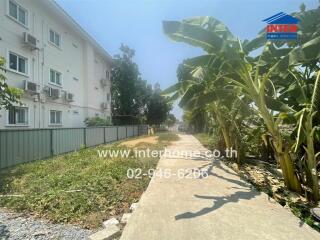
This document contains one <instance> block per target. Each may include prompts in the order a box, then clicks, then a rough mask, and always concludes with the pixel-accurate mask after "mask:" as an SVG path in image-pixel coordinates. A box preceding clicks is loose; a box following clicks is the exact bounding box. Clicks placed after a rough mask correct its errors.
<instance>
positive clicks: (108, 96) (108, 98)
mask: <svg viewBox="0 0 320 240" xmlns="http://www.w3.org/2000/svg"><path fill="white" fill-rule="evenodd" d="M107 101H110V93H107Z"/></svg>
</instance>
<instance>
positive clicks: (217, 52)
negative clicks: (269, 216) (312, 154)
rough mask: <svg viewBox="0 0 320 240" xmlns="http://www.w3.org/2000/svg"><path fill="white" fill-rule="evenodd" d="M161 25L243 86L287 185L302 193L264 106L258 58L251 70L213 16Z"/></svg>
mask: <svg viewBox="0 0 320 240" xmlns="http://www.w3.org/2000/svg"><path fill="white" fill-rule="evenodd" d="M163 26H164V31H165V33H166V34H167V36H169V37H170V38H171V39H173V40H176V41H183V42H186V43H189V44H191V45H195V46H199V47H202V48H203V49H204V50H205V51H207V52H208V54H210V55H214V56H215V57H216V59H218V60H219V61H220V62H221V64H219V66H218V67H216V68H217V69H216V70H217V71H218V72H219V75H221V76H223V77H221V79H224V80H225V81H226V83H227V84H230V85H232V86H235V87H236V88H240V89H242V92H243V93H244V94H245V95H246V96H247V97H249V98H250V99H251V100H252V101H253V102H254V104H255V106H256V107H257V109H258V111H259V114H260V115H261V117H262V118H263V120H264V123H265V124H266V126H267V129H268V131H269V132H270V134H271V135H272V137H273V145H274V148H275V153H276V158H277V159H278V161H279V163H280V166H281V169H282V172H283V175H284V179H285V183H286V185H287V186H288V188H289V189H291V190H294V191H297V192H301V190H302V189H301V185H300V183H299V181H298V178H297V175H296V173H295V169H294V164H293V162H292V159H291V158H290V155H289V148H288V147H286V144H285V142H284V139H283V138H282V137H281V134H280V130H279V126H278V122H276V121H275V120H274V115H273V113H272V111H270V110H269V109H268V106H267V102H266V97H267V96H266V83H267V82H269V78H268V75H267V76H261V75H260V74H259V64H261V61H259V64H258V67H256V69H255V73H253V67H254V66H253V65H252V64H251V63H250V62H248V61H247V59H246V56H245V53H244V51H243V48H242V44H241V42H240V41H239V40H237V39H236V38H235V37H234V36H233V35H232V34H231V32H230V31H229V30H228V28H227V27H226V26H225V25H223V24H222V23H221V22H220V21H218V20H216V19H214V18H209V17H205V18H201V17H200V18H194V19H189V20H186V21H182V22H181V23H180V22H174V21H173V22H164V24H163ZM203 58H205V56H204V57H203ZM210 59H211V58H209V60H210ZM260 60H261V59H260ZM207 64H210V63H209V62H208V63H207ZM269 99H270V100H271V101H272V100H273V102H275V101H276V100H274V99H272V98H269Z"/></svg>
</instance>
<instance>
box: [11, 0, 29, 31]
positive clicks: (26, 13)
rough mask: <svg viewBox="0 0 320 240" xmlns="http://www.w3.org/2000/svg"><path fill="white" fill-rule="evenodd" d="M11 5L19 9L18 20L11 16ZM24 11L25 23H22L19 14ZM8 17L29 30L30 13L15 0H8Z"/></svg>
mask: <svg viewBox="0 0 320 240" xmlns="http://www.w3.org/2000/svg"><path fill="white" fill-rule="evenodd" d="M10 3H12V4H14V5H16V7H17V18H15V17H14V16H12V15H11V14H10ZM20 9H21V10H22V11H24V13H25V19H24V20H25V23H23V22H21V21H20V20H19V19H20V13H19V10H20ZM7 16H8V17H9V18H10V19H12V20H13V21H15V22H16V23H18V24H20V25H21V26H23V27H25V28H27V29H29V11H28V10H27V9H26V8H25V7H22V6H21V5H20V4H19V3H17V2H16V1H14V0H7Z"/></svg>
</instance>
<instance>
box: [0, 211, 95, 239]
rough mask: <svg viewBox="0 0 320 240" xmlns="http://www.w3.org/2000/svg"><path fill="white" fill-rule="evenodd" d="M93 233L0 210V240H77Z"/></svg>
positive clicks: (86, 237)
mask: <svg viewBox="0 0 320 240" xmlns="http://www.w3.org/2000/svg"><path fill="white" fill-rule="evenodd" d="M92 233H93V231H90V230H85V229H82V228H80V227H75V226H72V225H63V224H52V223H50V222H48V221H46V220H40V219H34V218H32V217H25V216H21V215H18V214H14V213H9V212H6V211H4V210H0V240H22V239H23V240H34V239H35V240H48V239H59V240H60V239H61V240H67V239H68V240H69V239H70V240H78V239H88V237H89V235H91V234H92Z"/></svg>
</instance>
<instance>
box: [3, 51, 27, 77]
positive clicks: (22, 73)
mask: <svg viewBox="0 0 320 240" xmlns="http://www.w3.org/2000/svg"><path fill="white" fill-rule="evenodd" d="M11 54H12V55H15V56H16V57H17V69H12V68H11V67H10V55H11ZM19 58H21V59H24V60H25V69H26V72H25V73H24V72H20V71H19ZM8 60H9V61H7V69H8V70H9V71H10V72H14V73H17V74H21V75H23V76H26V77H29V58H27V57H24V56H22V55H21V54H19V53H16V52H14V51H8Z"/></svg>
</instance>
